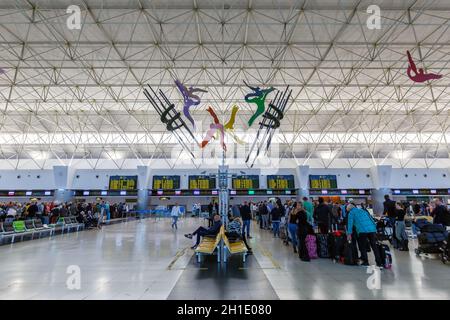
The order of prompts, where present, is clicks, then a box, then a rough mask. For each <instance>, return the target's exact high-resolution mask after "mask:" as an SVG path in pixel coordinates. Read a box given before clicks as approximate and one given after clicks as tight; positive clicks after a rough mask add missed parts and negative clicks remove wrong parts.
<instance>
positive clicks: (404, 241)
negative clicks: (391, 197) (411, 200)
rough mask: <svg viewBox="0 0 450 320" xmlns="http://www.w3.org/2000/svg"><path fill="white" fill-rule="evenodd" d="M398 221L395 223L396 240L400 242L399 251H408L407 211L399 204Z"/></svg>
mask: <svg viewBox="0 0 450 320" xmlns="http://www.w3.org/2000/svg"><path fill="white" fill-rule="evenodd" d="M395 212H396V221H395V238H397V240H398V242H399V246H398V249H399V250H400V251H408V250H409V248H408V235H407V234H406V226H405V214H406V210H405V208H404V206H403V205H402V204H401V203H400V202H397V203H396V204H395Z"/></svg>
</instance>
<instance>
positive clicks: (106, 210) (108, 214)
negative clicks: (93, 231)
mask: <svg viewBox="0 0 450 320" xmlns="http://www.w3.org/2000/svg"><path fill="white" fill-rule="evenodd" d="M105 212H106V220H111V207H110V205H109V202H108V201H106V202H105Z"/></svg>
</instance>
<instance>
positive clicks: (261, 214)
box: [185, 195, 450, 268]
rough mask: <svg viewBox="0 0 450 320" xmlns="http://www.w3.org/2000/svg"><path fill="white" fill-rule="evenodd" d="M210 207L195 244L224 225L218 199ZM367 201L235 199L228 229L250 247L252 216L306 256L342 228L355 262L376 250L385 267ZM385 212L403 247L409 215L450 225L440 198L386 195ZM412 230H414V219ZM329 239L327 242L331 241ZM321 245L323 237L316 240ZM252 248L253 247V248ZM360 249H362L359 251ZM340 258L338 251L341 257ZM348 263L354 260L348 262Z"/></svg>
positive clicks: (365, 259)
mask: <svg viewBox="0 0 450 320" xmlns="http://www.w3.org/2000/svg"><path fill="white" fill-rule="evenodd" d="M209 208H210V210H211V213H210V216H212V217H213V219H210V221H211V222H210V224H209V226H208V228H204V227H199V228H198V229H197V230H195V231H194V232H193V233H191V234H186V235H185V236H186V237H188V238H192V237H193V236H196V237H197V241H196V244H195V245H194V246H193V247H192V248H196V247H197V246H198V244H199V242H200V239H201V237H202V236H205V235H215V234H217V233H218V232H219V229H220V227H221V225H222V222H221V220H220V216H219V215H218V214H217V213H218V209H217V204H214V203H211V204H210V206H209ZM370 211H371V210H369V208H368V206H367V205H366V204H365V203H359V204H356V203H355V202H354V201H353V200H352V199H349V200H346V201H344V202H343V203H338V202H335V203H333V202H327V201H325V199H324V198H322V197H319V198H318V199H317V200H314V201H311V200H310V199H308V198H306V197H304V198H303V200H302V201H293V200H287V201H285V203H282V201H281V200H280V199H279V198H272V199H269V200H265V201H260V202H259V203H253V202H247V201H244V202H243V203H242V204H234V205H232V206H231V207H230V210H229V214H228V218H229V219H228V220H229V221H230V222H229V223H228V226H227V232H229V233H233V235H235V237H236V238H238V239H242V240H244V242H245V244H246V246H247V248H249V246H248V243H247V241H246V240H247V239H251V238H252V235H251V225H252V224H251V221H252V220H253V219H255V218H256V220H257V221H258V223H259V227H260V228H261V229H263V230H269V231H270V232H272V234H273V237H275V238H277V237H278V238H282V239H283V240H284V243H285V244H286V245H292V248H293V251H294V253H296V254H298V255H299V258H300V259H301V260H302V261H310V259H311V258H315V257H316V256H315V255H316V254H315V253H314V252H313V253H312V251H311V247H313V250H315V251H317V252H318V251H320V248H314V246H315V244H312V243H311V241H310V240H311V239H314V240H313V241H314V242H315V241H316V240H315V239H316V236H317V240H319V237H320V238H322V237H323V236H324V235H325V236H330V237H335V236H336V235H338V236H340V235H341V234H343V235H344V237H345V240H346V241H345V242H346V244H347V243H348V247H349V248H350V249H349V251H350V250H351V252H352V255H353V256H355V259H354V260H355V263H352V264H359V265H362V266H368V265H369V259H368V252H372V253H373V255H374V257H375V261H376V264H377V266H378V267H380V268H383V267H384V266H385V263H384V261H383V259H384V257H383V255H384V253H383V252H382V251H380V248H385V247H383V246H382V245H381V244H380V242H379V241H378V240H379V238H378V237H377V232H378V224H379V222H380V220H381V219H380V217H375V216H373V213H372V212H370ZM382 216H383V217H384V218H383V219H386V220H388V221H389V222H390V224H391V225H392V227H393V228H392V229H393V235H392V239H393V240H394V241H393V244H394V248H396V249H398V250H400V251H407V250H409V247H408V235H407V234H406V223H405V220H408V219H409V220H412V221H413V220H414V219H415V218H417V217H419V216H429V217H430V218H431V219H432V220H433V223H434V224H441V225H443V226H450V212H449V210H448V208H447V206H445V205H444V204H443V203H442V201H441V200H440V199H434V200H433V201H431V202H430V203H426V202H422V203H419V202H418V201H414V200H413V201H410V202H406V201H405V202H398V201H397V202H396V201H393V200H391V199H390V198H389V196H388V195H386V196H385V202H384V210H383V215H382ZM412 228H413V233H416V230H415V225H414V224H412ZM328 243H329V242H328ZM317 245H318V246H319V245H320V244H319V241H317ZM249 250H250V252H251V248H249ZM358 251H359V252H358ZM337 258H338V257H337ZM349 264H350V263H349Z"/></svg>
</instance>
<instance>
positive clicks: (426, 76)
mask: <svg viewBox="0 0 450 320" xmlns="http://www.w3.org/2000/svg"><path fill="white" fill-rule="evenodd" d="M406 53H407V54H408V60H409V66H408V71H407V74H408V77H409V78H410V79H411V80H412V81H414V82H425V81H428V80H433V79H440V78H442V75H440V74H435V73H424V71H423V69H422V68H420V69H419V71H417V68H416V64H415V63H414V60H413V59H412V57H411V53H409V51H406ZM411 71H412V72H413V73H414V75H411Z"/></svg>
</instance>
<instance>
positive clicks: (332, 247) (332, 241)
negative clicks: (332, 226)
mask: <svg viewBox="0 0 450 320" xmlns="http://www.w3.org/2000/svg"><path fill="white" fill-rule="evenodd" d="M345 237H346V236H345V233H343V232H340V231H338V232H333V233H330V234H329V236H328V251H329V253H330V258H331V259H333V260H335V261H339V260H340V258H341V256H343V252H344V244H345V242H346V239H345Z"/></svg>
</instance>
